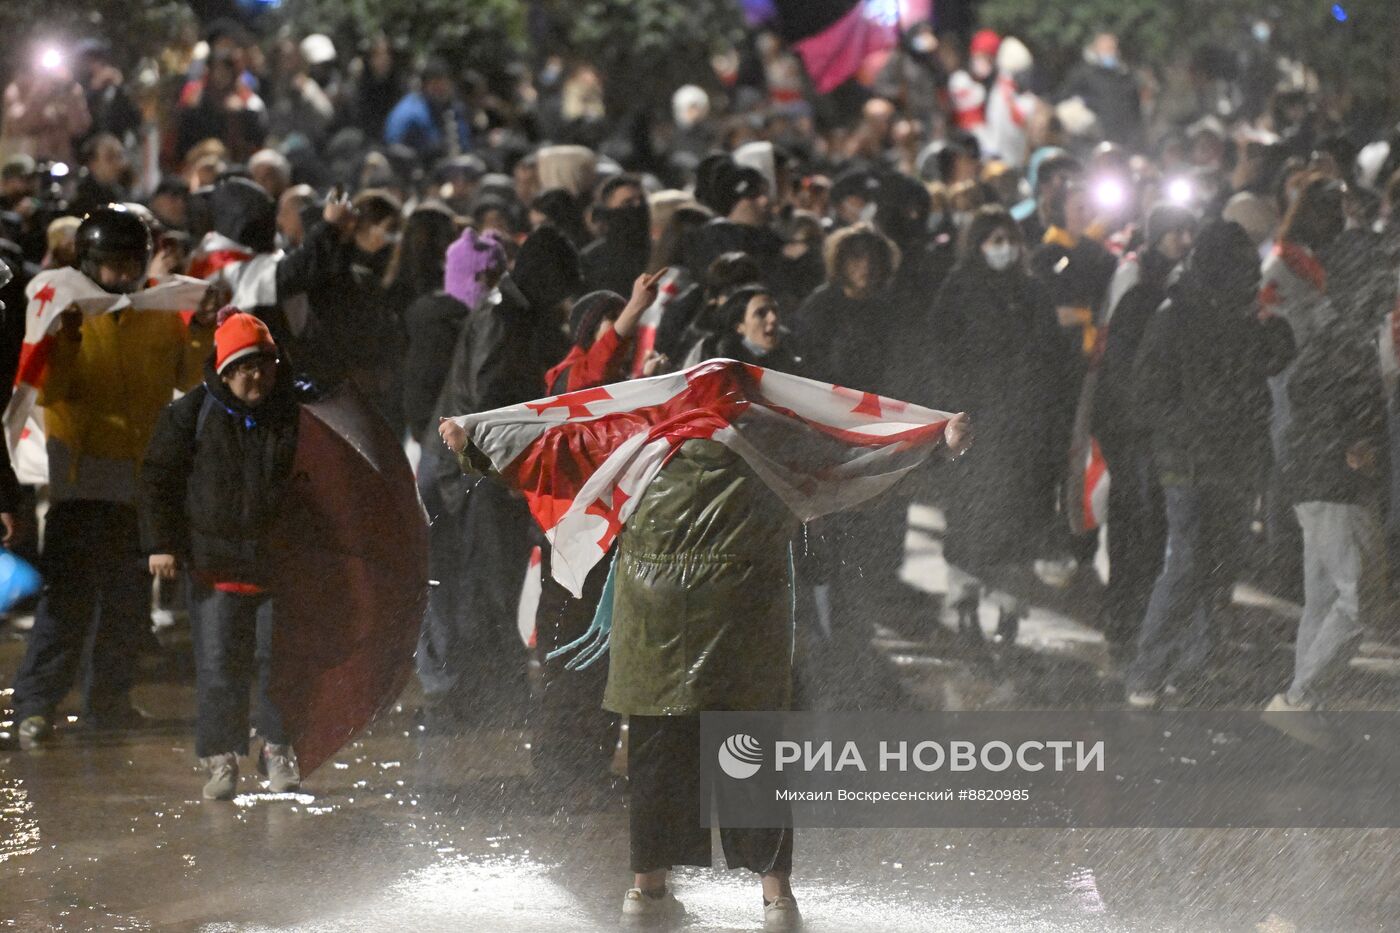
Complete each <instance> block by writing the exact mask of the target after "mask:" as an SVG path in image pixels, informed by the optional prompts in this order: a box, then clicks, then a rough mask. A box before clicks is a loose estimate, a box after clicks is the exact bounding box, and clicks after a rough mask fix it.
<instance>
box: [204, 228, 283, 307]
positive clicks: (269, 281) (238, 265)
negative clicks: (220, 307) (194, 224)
mask: <svg viewBox="0 0 1400 933" xmlns="http://www.w3.org/2000/svg"><path fill="white" fill-rule="evenodd" d="M282 256H283V253H282V251H281V250H277V251H276V252H272V253H258V252H255V251H254V250H253V248H252V247H250V246H244V245H243V244H242V243H239V242H237V241H235V240H231V239H229V238H228V237H226V236H224V235H223V234H222V233H214V232H210V233H206V234H205V235H204V239H203V240H200V242H199V246H198V247H197V248H196V249H195V251H194V253H193V254H192V255H191V256H190V270H189V271H190V275H192V276H194V277H195V278H197V279H205V280H207V281H211V282H212V281H217V280H222V281H224V282H227V283H228V285H229V287H230V288H231V289H233V297H232V298H230V299H229V304H231V305H233V306H234V307H235V308H242V309H244V310H245V311H250V310H252V309H253V308H261V307H266V306H268V305H273V304H276V303H277V264H278V263H280V262H281V261H282Z"/></svg>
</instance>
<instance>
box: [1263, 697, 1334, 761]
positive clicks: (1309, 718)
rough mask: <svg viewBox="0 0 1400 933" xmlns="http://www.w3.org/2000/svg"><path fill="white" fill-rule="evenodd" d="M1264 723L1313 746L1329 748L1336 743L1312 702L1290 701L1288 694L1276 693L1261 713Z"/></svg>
mask: <svg viewBox="0 0 1400 933" xmlns="http://www.w3.org/2000/svg"><path fill="white" fill-rule="evenodd" d="M1260 718H1261V719H1263V720H1264V724H1265V725H1267V726H1269V727H1271V728H1274V729H1277V730H1278V731H1280V732H1282V733H1283V734H1284V735H1286V736H1288V737H1290V738H1293V739H1297V740H1298V741H1299V742H1302V743H1303V744H1304V745H1311V746H1312V747H1313V748H1321V749H1327V748H1331V747H1332V746H1333V745H1334V744H1335V740H1334V737H1333V735H1332V733H1331V732H1330V731H1328V729H1327V726H1326V724H1325V723H1323V722H1322V720H1321V718H1320V717H1319V716H1317V715H1316V713H1315V707H1314V706H1313V705H1312V704H1310V703H1290V702H1288V697H1287V695H1286V694H1282V693H1279V694H1275V695H1274V698H1273V699H1272V700H1270V701H1269V705H1268V706H1266V707H1264V712H1263V713H1261V714H1260Z"/></svg>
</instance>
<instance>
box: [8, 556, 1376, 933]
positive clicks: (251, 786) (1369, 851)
mask: <svg viewBox="0 0 1400 933" xmlns="http://www.w3.org/2000/svg"><path fill="white" fill-rule="evenodd" d="M911 543H913V544H915V547H914V549H912V550H911V561H910V564H909V566H908V567H906V575H907V576H910V577H912V578H916V580H917V582H919V583H920V584H921V585H923V584H927V582H928V580H929V579H934V578H936V575H937V573H938V572H939V571H938V570H937V568H933V569H929V568H928V567H925V566H924V565H923V564H921V563H920V561H923V560H934V559H936V551H935V552H934V553H933V554H932V555H930V554H928V553H923V552H920V551H919V549H918V541H917V540H914V541H913V542H911ZM929 588H937V587H936V585H934V586H930V587H929ZM1266 610H1268V607H1264V608H1263V609H1260V610H1259V611H1260V612H1261V613H1264V614H1265V615H1267V612H1266ZM1081 617H1082V616H1081ZM1261 619H1263V616H1262V615H1261ZM993 621H994V620H993ZM1258 624H1259V625H1261V626H1262V625H1268V624H1270V623H1268V622H1266V621H1260V622H1259V623H1258ZM1273 624H1275V625H1276V624H1277V623H1276V622H1275V623H1273ZM909 627H910V626H899V627H898V628H899V629H900V630H901V631H896V630H885V631H882V633H881V637H880V640H879V641H880V644H881V645H882V646H883V648H884V650H885V653H886V656H887V657H889V658H892V659H893V660H894V662H895V664H896V665H897V666H898V668H899V670H900V672H901V674H902V677H903V681H904V686H905V689H906V695H907V697H908V698H909V700H910V702H911V704H912V705H914V706H923V707H927V708H969V707H981V706H993V707H1003V708H1005V707H1012V708H1016V707H1018V706H1019V707H1021V708H1026V707H1031V706H1035V707H1050V706H1061V705H1086V704H1095V703H1108V702H1112V701H1114V700H1116V698H1117V691H1118V690H1120V689H1121V688H1120V686H1119V684H1118V681H1116V680H1115V679H1114V677H1113V672H1112V666H1111V665H1110V664H1109V662H1108V660H1107V657H1106V652H1105V649H1104V646H1103V644H1102V639H1099V638H1098V637H1097V636H1096V634H1095V633H1093V632H1092V630H1091V629H1090V628H1089V627H1087V626H1085V625H1083V624H1082V623H1081V622H1077V621H1075V614H1074V613H1073V612H1072V611H1068V610H1066V609H1064V608H1063V607H1061V608H1056V607H1055V606H1052V605H1038V606H1037V608H1036V610H1035V611H1034V613H1033V614H1032V618H1031V620H1030V621H1029V623H1028V625H1027V629H1026V637H1025V638H1023V640H1022V643H1021V645H1020V646H1018V648H1017V649H1015V650H1014V651H1011V652H1007V653H1005V654H1003V655H1001V656H998V657H996V658H993V659H991V660H988V659H986V658H976V659H972V660H969V659H968V658H967V657H966V656H965V655H963V654H960V653H959V651H958V650H957V646H956V644H955V643H954V642H953V641H952V640H951V636H945V635H942V634H940V633H938V632H936V631H925V632H923V633H922V634H920V635H918V637H911V636H910V635H909V634H907V633H906V632H904V631H902V630H903V629H907V628H909ZM914 627H915V628H917V626H914ZM916 634H917V633H916ZM1274 640H1276V639H1274ZM1259 641H1260V644H1261V645H1262V644H1267V643H1268V642H1269V639H1264V638H1261V639H1260V640H1259ZM1242 643H1245V644H1246V647H1247V639H1245V640H1243V642H1242ZM21 647H22V642H21V641H20V640H19V637H18V635H16V634H14V633H13V632H5V633H3V634H0V680H3V682H4V683H8V682H9V680H10V677H11V674H12V672H13V670H14V667H15V665H16V664H17V663H18V656H19V651H20V649H21ZM1250 650H1252V649H1250ZM1258 650H1259V651H1260V657H1262V658H1264V659H1265V660H1266V661H1269V663H1268V664H1265V665H1263V666H1264V667H1265V668H1266V671H1265V673H1264V674H1257V673H1256V674H1254V675H1252V676H1254V677H1256V678H1258V683H1253V681H1249V680H1248V679H1246V682H1244V683H1243V684H1235V685H1234V686H1235V688H1236V689H1239V690H1241V691H1242V692H1243V694H1244V695H1247V696H1249V697H1252V698H1254V699H1262V698H1265V697H1267V689H1268V688H1269V686H1270V684H1269V678H1271V677H1273V676H1274V675H1273V673H1272V668H1271V667H1270V665H1272V664H1273V662H1272V661H1271V660H1269V659H1271V658H1272V657H1273V653H1274V652H1273V649H1272V647H1269V648H1260V649H1258ZM186 651H187V649H185V648H181V647H180V645H179V643H178V642H177V644H176V647H175V648H174V649H173V650H171V651H170V652H168V653H167V656H166V657H164V658H163V659H160V660H159V661H158V662H157V660H156V659H148V660H149V661H150V663H151V664H152V665H153V666H152V667H151V668H150V669H149V670H147V671H146V674H147V677H146V682H144V683H143V684H142V685H141V686H140V687H139V688H138V690H137V694H136V699H137V702H138V704H139V705H141V706H142V707H143V708H145V709H146V710H147V711H148V712H150V713H151V714H153V715H155V716H157V717H161V718H159V719H157V720H156V721H155V722H154V723H153V725H152V727H151V728H149V729H147V730H144V731H141V732H139V733H131V734H125V735H121V736H111V735H108V736H98V735H93V734H86V733H84V732H83V731H82V730H81V729H79V728H77V727H75V726H70V728H68V729H66V730H64V731H63V733H62V735H61V737H60V740H59V741H58V743H57V744H56V745H55V746H54V747H52V748H50V749H47V750H45V751H42V752H37V753H20V752H18V751H13V750H3V751H0V931H5V930H17V931H30V930H34V931H39V930H43V931H47V930H63V931H69V930H73V931H79V930H192V931H204V933H216V931H240V933H242V931H247V933H257V931H269V933H271V931H277V933H293V931H295V933H322V931H324V933H341V931H345V933H349V931H395V930H413V931H426V933H433V931H444V933H445V931H487V933H493V931H514V930H521V931H525V930H530V931H534V930H540V931H593V930H598V931H602V930H615V929H618V928H619V926H620V923H619V916H618V908H619V905H620V903H621V897H622V892H623V890H624V889H625V887H626V886H627V884H628V883H629V876H628V874H627V862H626V849H627V831H626V810H625V801H624V798H623V796H622V794H620V793H614V794H613V795H612V796H611V797H606V796H605V797H602V798H599V797H597V796H596V795H590V796H589V797H588V799H587V800H582V801H579V800H559V799H558V798H557V797H551V796H550V794H549V793H548V792H545V791H543V790H540V789H539V788H538V787H537V786H536V785H534V784H532V782H531V780H530V765H529V753H528V749H527V747H526V744H525V736H524V733H523V732H521V731H519V730H518V729H514V728H510V727H505V726H500V725H488V724H484V723H483V724H479V725H476V726H471V727H465V728H463V729H462V730H461V731H460V733H459V734H455V735H439V734H435V733H434V732H432V731H425V730H423V729H421V728H420V727H419V726H418V725H417V724H416V722H415V720H414V717H413V709H414V707H415V699H414V697H413V695H412V693H411V691H410V695H408V696H405V697H404V699H403V703H402V704H401V705H400V706H399V707H397V708H396V709H395V710H394V711H392V712H390V713H388V714H386V715H385V716H383V717H381V718H380V720H379V721H378V722H376V724H375V725H374V727H373V728H372V729H371V730H370V731H369V733H367V734H366V735H365V736H363V737H362V738H361V739H360V740H359V741H356V742H355V743H353V744H352V745H350V746H348V747H346V748H345V749H344V750H343V751H342V752H341V754H340V755H339V756H338V757H337V758H336V759H335V760H334V761H333V762H331V763H329V764H327V765H326V766H325V767H323V768H322V769H320V770H319V771H318V772H317V773H316V774H314V775H312V776H311V778H310V779H309V780H308V782H307V786H306V787H305V788H304V792H303V793H300V794H280V795H275V794H270V793H265V792H263V788H262V787H261V785H260V784H259V782H258V781H257V780H256V779H255V778H254V776H251V775H250V774H248V773H245V775H244V777H243V778H242V781H241V786H240V790H241V791H242V794H241V796H239V797H238V798H237V799H236V800H235V801H234V802H233V803H231V804H230V803H211V802H206V801H203V800H201V799H200V797H199V789H200V785H201V784H202V781H203V777H202V775H201V774H200V773H199V771H198V770H197V768H196V765H195V763H194V756H193V747H192V745H193V741H192V737H191V727H190V723H189V718H190V712H191V710H192V705H193V691H192V685H191V683H190V680H189V678H188V677H187V676H186V674H185V671H186V670H187V664H188V657H187V655H186V654H185V652H186ZM1284 662H1285V666H1286V657H1285V658H1284ZM1259 666H1260V665H1258V664H1255V665H1252V666H1251V667H1250V670H1251V671H1253V670H1254V669H1255V668H1257V667H1259ZM1273 666H1277V665H1273ZM1353 670H1354V672H1355V673H1356V677H1357V682H1358V684H1360V685H1361V686H1360V687H1358V690H1360V691H1361V693H1359V694H1358V696H1359V697H1360V698H1361V699H1364V700H1366V701H1367V702H1372V701H1377V702H1389V703H1391V704H1392V705H1391V707H1390V708H1393V701H1394V697H1395V695H1396V689H1395V688H1396V677H1395V664H1394V660H1393V656H1392V655H1389V654H1387V653H1386V651H1384V650H1381V649H1380V648H1377V649H1376V650H1373V651H1371V652H1369V653H1368V657H1367V658H1364V659H1362V662H1361V663H1358V664H1357V665H1354V668H1353ZM1358 702H1360V699H1359V700H1358ZM245 770H246V771H247V772H251V770H252V769H251V766H248V767H247V768H246V769H245ZM1398 862H1400V833H1398V832H1396V831H1382V830H1373V831H1341V830H1323V831H1319V830H1270V831H1263V830H1261V831H1246V830H1229V831H1225V830H1216V831H1201V830H1078V831H1076V830H956V831H952V830H946V831H945V830H899V831H890V830H880V831H875V830H870V831H857V830H805V831H802V830H799V832H798V834H797V848H796V863H797V871H796V872H795V875H794V884H795V886H796V888H797V892H798V895H799V900H800V903H801V904H802V908H803V911H804V913H805V914H806V916H807V920H808V929H810V930H813V931H817V933H822V931H884V930H891V931H894V930H898V931H903V930H910V931H930V933H934V931H949V933H953V931H956V933H966V931H997V933H1001V931H1027V933H1029V931H1037V933H1039V931H1046V933H1052V931H1053V933H1059V931H1081V930H1082V931H1125V933H1129V931H1151V933H1156V931H1191V933H1202V931H1236V930H1242V931H1263V933H1301V931H1324V933H1346V931H1353V930H1354V931H1372V930H1385V929H1397V928H1400V887H1397V886H1396V885H1395V883H1394V882H1395V878H1396V877H1397V875H1400V871H1397V870H1398V869H1400V864H1397V863H1398ZM675 889H676V892H677V895H678V897H679V898H680V900H681V902H682V903H683V904H684V905H685V908H686V912H687V913H686V917H685V919H684V921H683V922H682V924H681V926H680V928H681V929H685V930H692V931H697V933H699V931H729V930H736V931H737V930H755V929H758V928H760V927H761V916H762V911H761V900H760V895H759V890H758V886H757V884H756V883H755V881H754V880H752V879H751V878H750V877H747V876H743V875H739V874H730V873H726V872H721V871H717V870H713V871H706V870H699V869H686V870H682V871H681V872H679V873H678V875H677V877H676V879H675Z"/></svg>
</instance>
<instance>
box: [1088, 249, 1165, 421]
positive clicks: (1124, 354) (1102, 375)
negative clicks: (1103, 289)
mask: <svg viewBox="0 0 1400 933" xmlns="http://www.w3.org/2000/svg"><path fill="white" fill-rule="evenodd" d="M1174 265H1175V264H1174V263H1173V262H1172V261H1171V260H1170V259H1168V258H1167V257H1165V256H1163V255H1162V254H1161V253H1159V252H1157V251H1156V250H1150V251H1148V252H1147V253H1146V255H1144V256H1143V257H1142V260H1141V266H1140V270H1141V271H1140V274H1139V278H1138V281H1137V284H1136V285H1134V286H1133V287H1132V288H1130V289H1128V290H1127V291H1126V292H1124V293H1123V297H1122V298H1120V299H1118V304H1117V306H1116V307H1115V308H1114V309H1113V317H1112V321H1111V323H1110V324H1109V326H1108V340H1107V342H1106V345H1105V348H1104V354H1103V359H1101V360H1100V361H1099V375H1098V385H1097V386H1095V388H1094V421H1093V432H1094V436H1095V437H1097V438H1098V439H1099V441H1100V442H1101V443H1105V444H1111V445H1114V446H1121V445H1122V444H1125V443H1130V442H1132V441H1134V440H1141V439H1143V438H1144V437H1145V436H1146V435H1149V434H1150V433H1151V425H1150V424H1147V423H1145V422H1144V420H1143V419H1142V418H1141V417H1140V415H1139V413H1138V412H1137V410H1136V409H1135V408H1134V407H1133V365H1134V363H1135V362H1136V360H1137V355H1138V348H1139V347H1140V346H1141V345H1142V338H1143V336H1144V335H1145V334H1146V333H1147V325H1148V324H1149V323H1150V322H1151V320H1152V315H1153V314H1155V313H1156V311H1157V309H1158V308H1159V307H1161V306H1162V302H1164V301H1166V299H1167V277H1168V276H1169V275H1170V274H1171V271H1172V269H1173V268H1174Z"/></svg>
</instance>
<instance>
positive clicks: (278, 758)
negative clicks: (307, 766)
mask: <svg viewBox="0 0 1400 933" xmlns="http://www.w3.org/2000/svg"><path fill="white" fill-rule="evenodd" d="M262 772H263V773H264V774H266V775H267V783H268V787H269V789H271V791H272V792H273V793H274V794H287V793H291V792H292V791H294V790H297V789H298V788H300V787H301V769H300V768H298V767H297V753H296V752H294V751H292V747H291V746H290V745H273V744H272V743H271V742H264V743H263V749H262Z"/></svg>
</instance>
